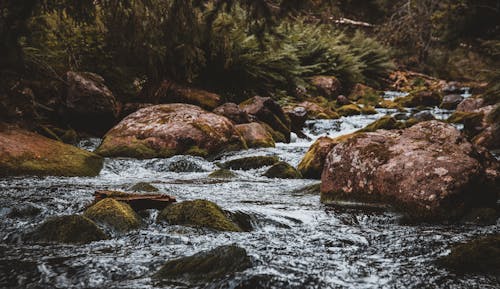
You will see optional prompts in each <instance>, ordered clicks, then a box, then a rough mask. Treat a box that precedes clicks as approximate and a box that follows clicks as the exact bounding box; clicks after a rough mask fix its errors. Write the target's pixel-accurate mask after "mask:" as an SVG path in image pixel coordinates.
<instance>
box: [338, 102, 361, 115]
mask: <svg viewBox="0 0 500 289" xmlns="http://www.w3.org/2000/svg"><path fill="white" fill-rule="evenodd" d="M337 113H338V114H340V115H341V116H352V115H360V114H361V108H360V107H359V106H357V105H356V104H348V105H343V106H341V107H340V108H339V109H337Z"/></svg>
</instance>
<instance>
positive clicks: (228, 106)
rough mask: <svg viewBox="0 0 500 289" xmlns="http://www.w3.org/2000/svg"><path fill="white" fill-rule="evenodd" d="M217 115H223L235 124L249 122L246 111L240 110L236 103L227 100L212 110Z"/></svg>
mask: <svg viewBox="0 0 500 289" xmlns="http://www.w3.org/2000/svg"><path fill="white" fill-rule="evenodd" d="M213 112H214V113H216V114H218V115H222V116H225V117H227V118H229V119H230V120H232V121H234V122H235V123H236V124H242V123H249V122H250V117H249V116H248V113H246V112H245V111H244V110H242V109H241V108H240V107H239V106H238V105H237V104H236V103H232V102H228V103H224V104H223V105H221V106H219V107H217V108H216V109H214V111H213Z"/></svg>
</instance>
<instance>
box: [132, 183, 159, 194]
mask: <svg viewBox="0 0 500 289" xmlns="http://www.w3.org/2000/svg"><path fill="white" fill-rule="evenodd" d="M130 190H131V191H134V192H158V191H159V190H158V188H157V187H155V186H153V185H152V184H150V183H146V182H139V183H137V184H135V185H133V186H132V187H130Z"/></svg>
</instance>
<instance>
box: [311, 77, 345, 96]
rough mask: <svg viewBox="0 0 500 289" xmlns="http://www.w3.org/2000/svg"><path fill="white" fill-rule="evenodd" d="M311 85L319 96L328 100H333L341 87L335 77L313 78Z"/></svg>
mask: <svg viewBox="0 0 500 289" xmlns="http://www.w3.org/2000/svg"><path fill="white" fill-rule="evenodd" d="M311 84H312V85H313V86H314V88H316V91H317V92H318V93H319V94H320V95H321V96H324V97H326V98H328V99H335V98H336V97H337V96H338V95H339V94H340V91H341V90H342V85H341V84H340V81H339V80H338V79H337V78H336V77H335V76H322V75H318V76H313V77H312V79H311Z"/></svg>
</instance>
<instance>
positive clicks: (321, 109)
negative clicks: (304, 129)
mask: <svg viewBox="0 0 500 289" xmlns="http://www.w3.org/2000/svg"><path fill="white" fill-rule="evenodd" d="M298 105H299V107H303V108H305V109H306V111H307V118H308V119H337V118H339V117H340V116H339V114H338V113H336V112H335V111H333V110H332V109H330V108H329V107H328V103H327V102H325V103H324V104H323V105H320V104H318V103H315V102H311V101H303V102H301V103H299V104H298Z"/></svg>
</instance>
